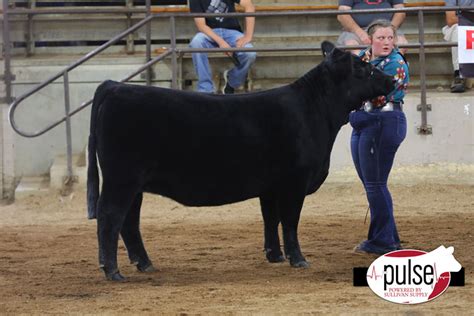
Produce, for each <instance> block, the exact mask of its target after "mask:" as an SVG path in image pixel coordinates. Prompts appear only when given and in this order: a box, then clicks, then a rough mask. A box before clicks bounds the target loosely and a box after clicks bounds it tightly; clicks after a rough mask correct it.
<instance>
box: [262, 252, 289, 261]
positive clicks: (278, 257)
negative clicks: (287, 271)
mask: <svg viewBox="0 0 474 316" xmlns="http://www.w3.org/2000/svg"><path fill="white" fill-rule="evenodd" d="M266 256H267V260H268V262H270V263H278V262H283V261H285V257H283V255H282V254H281V255H272V254H269V253H267V255H266Z"/></svg>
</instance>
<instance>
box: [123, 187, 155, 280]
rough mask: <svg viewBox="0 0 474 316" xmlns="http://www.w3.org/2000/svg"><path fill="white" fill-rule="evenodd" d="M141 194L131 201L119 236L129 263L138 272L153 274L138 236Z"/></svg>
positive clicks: (140, 237) (151, 266)
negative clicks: (126, 252) (135, 267)
mask: <svg viewBox="0 0 474 316" xmlns="http://www.w3.org/2000/svg"><path fill="white" fill-rule="evenodd" d="M142 200H143V193H139V194H138V195H137V196H136V197H135V200H134V201H133V204H132V207H131V208H130V210H129V211H128V214H127V217H125V221H124V223H123V225H122V230H121V231H120V234H121V235H122V239H123V242H124V243H125V246H126V247H127V251H128V257H129V258H130V262H131V263H132V264H134V265H136V266H137V269H138V271H141V272H153V271H155V268H154V267H153V264H152V263H151V261H150V259H149V258H148V254H147V252H146V250H145V246H144V245H143V240H142V236H141V234H140V208H141V205H142Z"/></svg>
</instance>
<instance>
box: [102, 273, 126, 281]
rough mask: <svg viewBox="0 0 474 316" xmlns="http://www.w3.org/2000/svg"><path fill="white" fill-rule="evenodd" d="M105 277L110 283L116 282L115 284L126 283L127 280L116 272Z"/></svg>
mask: <svg viewBox="0 0 474 316" xmlns="http://www.w3.org/2000/svg"><path fill="white" fill-rule="evenodd" d="M105 277H106V278H107V280H109V281H114V282H124V281H125V280H126V278H125V277H124V276H123V275H121V274H120V272H118V271H117V272H114V273H109V274H106V275H105Z"/></svg>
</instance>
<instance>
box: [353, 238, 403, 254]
mask: <svg viewBox="0 0 474 316" xmlns="http://www.w3.org/2000/svg"><path fill="white" fill-rule="evenodd" d="M400 249H402V247H401V246H400V245H396V246H394V247H393V248H381V247H377V246H373V245H370V244H367V242H366V241H363V242H361V243H360V244H358V245H357V246H355V247H354V250H353V251H354V253H356V254H364V255H367V254H368V255H384V254H386V253H389V252H392V251H395V250H400Z"/></svg>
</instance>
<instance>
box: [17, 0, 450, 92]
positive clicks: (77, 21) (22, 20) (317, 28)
mask: <svg viewBox="0 0 474 316" xmlns="http://www.w3.org/2000/svg"><path fill="white" fill-rule="evenodd" d="M14 3H15V6H16V7H20V8H22V7H32V3H33V7H36V8H44V9H46V8H50V7H56V8H58V7H60V6H61V3H68V4H69V5H76V8H78V9H79V8H89V9H93V8H97V7H99V6H100V7H101V8H114V9H119V8H121V7H122V8H124V7H126V8H136V9H137V10H139V9H140V8H141V9H143V5H144V1H126V0H109V1H68V2H65V1H53V0H49V1H26V0H25V1H15V2H14ZM185 3H186V0H184V1H183V0H167V1H152V4H153V5H154V6H153V9H152V10H153V12H155V13H159V12H163V11H164V10H174V11H183V12H185V11H187V7H186V5H185ZM254 3H255V5H256V6H257V10H261V11H262V10H273V11H277V10H282V11H283V10H288V9H292V8H293V9H295V10H296V9H299V10H301V9H305V10H325V9H335V8H337V2H336V1H334V0H254ZM156 4H161V5H156ZM163 4H167V5H163ZM433 4H434V5H440V2H426V1H425V2H419V1H417V2H414V1H412V0H409V1H408V3H407V6H410V5H412V6H413V5H433ZM143 17H144V13H143V12H141V13H140V12H137V13H134V14H128V15H127V14H101V15H96V14H43V15H35V16H26V15H23V16H21V15H17V16H15V18H14V20H13V21H12V30H11V35H10V38H11V41H12V44H13V51H12V52H13V54H14V56H16V57H19V58H23V56H25V55H27V56H34V57H35V58H40V57H45V58H48V56H58V55H61V56H62V57H63V58H67V56H71V58H72V57H73V56H77V55H80V54H85V53H87V52H89V51H90V50H92V49H93V48H94V47H96V46H98V45H100V44H101V43H104V42H105V41H107V40H108V39H109V38H111V37H112V36H113V35H115V34H117V33H119V32H120V31H122V30H124V29H126V28H127V27H129V26H130V25H133V24H134V23H136V22H138V21H139V20H141V19H142V18H143ZM444 24H445V20H444V14H442V13H433V14H427V15H425V25H424V31H425V41H426V42H442V34H441V28H442V27H443V25H444ZM340 30H341V27H340V25H339V23H338V21H337V19H336V18H335V16H286V17H282V16H277V17H275V16H268V17H259V18H258V20H257V26H256V32H255V37H254V44H255V46H256V47H259V48H271V47H295V46H298V47H317V46H318V44H319V43H320V42H322V41H323V40H325V39H326V40H332V41H335V40H336V39H337V37H338V35H339V33H340ZM402 30H403V32H404V33H405V35H406V37H407V39H408V40H409V41H410V42H418V20H417V16H416V14H408V15H407V18H406V21H405V23H404V25H403V26H402ZM195 32H196V29H195V26H194V23H193V21H192V19H191V18H184V17H179V18H177V19H176V34H177V44H178V47H186V46H187V45H188V43H189V41H190V39H191V38H192V36H193V35H194V34H195ZM169 45H170V25H169V21H168V20H167V19H156V20H154V21H153V23H152V47H153V49H154V50H157V49H158V50H159V49H160V48H161V47H166V46H169ZM144 50H145V30H144V28H142V29H140V30H138V31H137V32H136V33H135V34H134V35H132V36H130V37H129V38H127V39H126V40H123V41H120V42H118V43H117V44H116V45H114V46H113V47H111V48H109V49H107V51H106V55H104V56H107V55H108V56H110V57H111V58H125V59H130V58H131V57H134V56H143V52H144ZM182 57H183V58H182V59H180V66H181V76H182V78H181V79H182V80H181V87H182V88H185V89H187V88H189V89H191V88H192V87H193V82H194V81H195V79H196V78H195V74H194V70H193V68H192V63H191V61H190V54H185V55H184V56H182ZM101 58H104V57H101ZM211 58H213V59H214V61H213V66H214V68H215V71H216V74H218V73H221V72H222V71H223V70H224V69H225V68H227V67H229V66H230V65H229V61H228V60H226V58H223V55H222V53H221V54H213V55H211ZM319 58H320V57H319V53H317V52H314V51H313V52H308V51H306V52H265V53H259V58H258V62H257V65H256V67H254V69H252V72H251V75H250V77H251V79H252V86H253V88H254V89H262V88H267V87H271V86H273V85H278V84H281V83H285V82H288V81H289V80H292V79H294V78H297V77H298V76H300V75H301V74H302V73H304V72H305V71H306V70H308V69H309V68H310V67H312V66H314V64H315V63H317V62H318V61H319ZM407 58H408V60H409V61H410V64H411V73H412V78H413V80H412V86H417V85H418V83H417V80H418V73H419V63H418V50H417V49H410V50H409V51H408V54H407ZM426 62H427V64H429V65H433V67H428V69H427V76H428V77H427V78H428V81H427V86H428V87H437V86H447V85H448V84H449V80H450V79H451V73H452V69H451V64H450V50H449V48H446V47H445V48H432V49H430V50H428V51H427V55H426ZM166 63H167V62H165V64H166ZM275 65H278V66H277V67H275ZM158 68H159V67H158ZM167 76H169V72H168V71H164V73H162V72H160V69H155V80H158V81H160V82H162V83H164V84H165V83H166V81H169V78H168V77H167ZM218 79H219V78H218V77H216V80H218Z"/></svg>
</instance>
